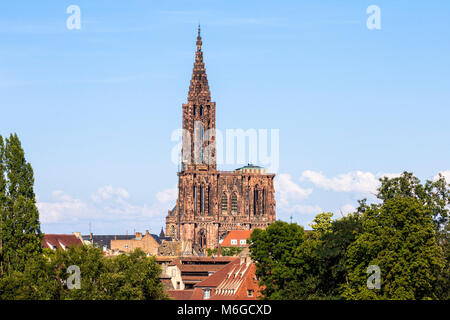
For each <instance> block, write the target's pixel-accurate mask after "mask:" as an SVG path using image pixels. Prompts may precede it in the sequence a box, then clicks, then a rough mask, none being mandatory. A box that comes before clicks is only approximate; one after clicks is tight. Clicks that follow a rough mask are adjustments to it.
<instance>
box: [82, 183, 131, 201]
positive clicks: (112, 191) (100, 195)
mask: <svg viewBox="0 0 450 320" xmlns="http://www.w3.org/2000/svg"><path fill="white" fill-rule="evenodd" d="M114 198H117V199H129V198H130V194H129V193H128V191H127V190H125V189H123V188H114V187H113V186H111V185H109V186H103V187H101V188H99V189H98V190H97V191H96V192H95V193H94V194H93V195H92V196H91V199H92V200H93V201H95V202H100V201H103V200H108V199H114Z"/></svg>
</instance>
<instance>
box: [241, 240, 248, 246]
mask: <svg viewBox="0 0 450 320" xmlns="http://www.w3.org/2000/svg"><path fill="white" fill-rule="evenodd" d="M239 244H240V245H246V244H247V240H246V239H241V240H239Z"/></svg>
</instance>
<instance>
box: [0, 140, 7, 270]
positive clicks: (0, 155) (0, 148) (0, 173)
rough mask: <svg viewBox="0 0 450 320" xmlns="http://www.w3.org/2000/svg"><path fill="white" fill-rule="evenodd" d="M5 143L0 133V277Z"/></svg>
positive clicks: (4, 208) (0, 267)
mask: <svg viewBox="0 0 450 320" xmlns="http://www.w3.org/2000/svg"><path fill="white" fill-rule="evenodd" d="M4 162H5V144H4V142H3V137H2V136H1V135H0V277H1V276H3V261H4V258H3V228H4V226H3V220H4V219H5V218H6V179H5V166H4Z"/></svg>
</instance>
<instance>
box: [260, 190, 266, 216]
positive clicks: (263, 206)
mask: <svg viewBox="0 0 450 320" xmlns="http://www.w3.org/2000/svg"><path fill="white" fill-rule="evenodd" d="M261 200H262V214H265V213H266V189H263V191H262V199H261Z"/></svg>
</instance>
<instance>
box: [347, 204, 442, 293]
mask: <svg viewBox="0 0 450 320" xmlns="http://www.w3.org/2000/svg"><path fill="white" fill-rule="evenodd" d="M443 264H444V260H443V255H442V250H441V248H440V247H439V246H438V244H437V242H436V237H435V232H434V228H433V222H432V217H431V214H430V211H429V210H428V209H427V208H426V207H425V206H424V205H423V204H422V203H421V202H420V201H419V200H417V199H414V198H412V197H407V196H397V197H394V198H391V199H389V200H386V201H385V202H384V203H383V204H382V205H373V206H372V207H371V208H370V209H368V210H367V211H366V212H365V213H364V217H363V232H362V233H361V234H360V235H359V236H358V237H357V239H356V240H355V242H353V243H352V244H351V245H350V246H349V248H348V255H347V270H348V272H349V283H348V284H346V285H344V286H343V289H344V290H343V296H344V297H346V298H349V299H432V298H437V296H436V293H435V290H434V288H435V286H436V285H437V284H438V275H439V273H440V272H441V270H442V267H443ZM369 265H377V266H379V267H380V269H381V289H380V290H377V289H372V290H371V289H368V288H367V278H368V274H367V268H368V267H369Z"/></svg>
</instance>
